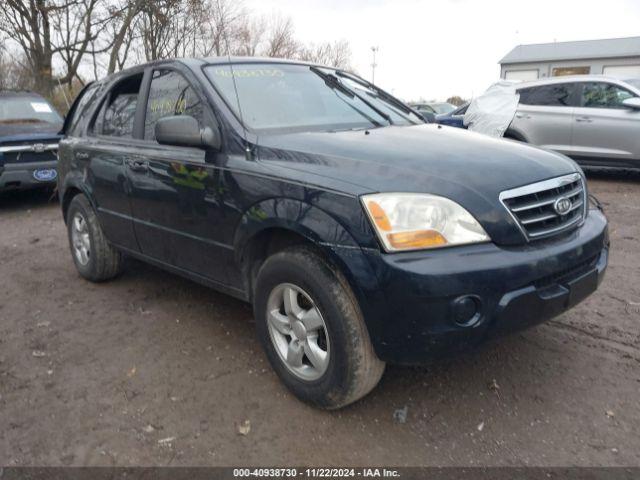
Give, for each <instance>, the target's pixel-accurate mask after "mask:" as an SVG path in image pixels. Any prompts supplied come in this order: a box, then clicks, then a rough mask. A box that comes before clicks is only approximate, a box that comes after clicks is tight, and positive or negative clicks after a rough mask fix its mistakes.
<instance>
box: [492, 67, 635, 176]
mask: <svg viewBox="0 0 640 480" xmlns="http://www.w3.org/2000/svg"><path fill="white" fill-rule="evenodd" d="M517 92H518V93H519V94H520V103H519V105H518V108H517V110H516V113H515V117H514V119H513V121H512V122H511V124H510V126H509V128H508V129H507V131H506V132H505V135H504V136H505V138H511V139H515V140H519V141H522V142H527V143H532V144H534V145H539V146H541V147H544V148H548V149H551V150H556V151H558V152H561V153H564V154H565V155H568V156H569V157H571V158H573V159H574V160H576V161H577V162H578V163H580V164H582V165H584V166H598V167H614V168H640V135H639V134H640V79H628V80H626V81H623V80H620V79H616V78H612V77H606V76H602V75H580V76H573V77H569V76H567V77H555V78H550V79H545V80H539V81H536V82H528V83H523V84H520V85H518V87H517Z"/></svg>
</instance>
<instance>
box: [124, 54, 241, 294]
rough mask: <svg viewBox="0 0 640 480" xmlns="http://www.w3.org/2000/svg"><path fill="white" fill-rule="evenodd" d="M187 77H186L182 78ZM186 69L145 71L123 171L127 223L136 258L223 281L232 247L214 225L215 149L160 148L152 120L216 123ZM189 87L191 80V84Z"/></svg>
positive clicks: (218, 206) (219, 210)
mask: <svg viewBox="0 0 640 480" xmlns="http://www.w3.org/2000/svg"><path fill="white" fill-rule="evenodd" d="M187 77H189V78H187ZM196 82H197V80H194V79H193V78H192V77H191V76H190V74H189V72H188V71H186V70H184V71H183V70H180V69H179V68H178V67H164V66H163V67H161V68H155V69H153V70H152V71H150V74H149V80H148V86H145V91H146V92H147V94H146V96H147V99H146V102H145V110H144V123H143V125H144V127H143V131H142V132H141V138H140V143H139V145H138V148H137V152H136V158H135V163H134V164H133V165H132V166H131V168H129V169H128V172H127V174H128V176H129V178H130V181H131V208H132V212H133V217H134V228H135V233H136V237H137V239H138V243H139V245H140V249H141V251H142V253H143V254H144V255H146V256H147V257H150V258H152V259H155V260H158V261H161V262H163V263H165V264H168V265H170V266H173V267H176V268H178V269H181V270H184V271H187V272H190V273H193V274H197V275H199V276H202V277H205V278H207V279H210V280H214V281H216V282H219V283H223V284H226V283H227V280H226V279H227V270H228V268H229V265H230V263H231V262H233V260H234V258H233V248H232V247H231V246H230V245H227V244H225V243H224V238H225V237H224V235H223V234H224V231H223V230H224V229H221V228H220V225H221V216H223V215H224V211H223V210H224V206H223V204H222V202H221V201H220V195H219V185H220V172H221V170H220V168H219V167H218V165H219V164H220V163H221V161H222V160H221V158H222V156H223V154H222V153H216V152H211V151H204V150H202V149H198V148H192V147H182V146H171V145H160V144H158V142H157V141H156V139H155V125H156V123H157V121H158V120H159V119H161V118H163V117H167V116H173V115H190V116H192V117H194V118H196V120H198V122H199V123H200V125H201V126H205V125H208V126H211V127H212V128H217V123H216V120H215V116H214V114H213V112H212V111H211V108H210V106H209V104H208V102H207V101H206V97H204V96H203V95H202V93H200V92H198V91H197V89H196V88H194V87H193V84H194V83H196ZM196 84H197V83H196Z"/></svg>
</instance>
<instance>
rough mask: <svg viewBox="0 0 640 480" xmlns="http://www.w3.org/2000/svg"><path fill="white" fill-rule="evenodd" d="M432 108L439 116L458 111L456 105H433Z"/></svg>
mask: <svg viewBox="0 0 640 480" xmlns="http://www.w3.org/2000/svg"><path fill="white" fill-rule="evenodd" d="M431 108H433V109H434V110H435V111H436V113H437V114H438V115H440V114H443V113H450V112H453V111H454V110H455V109H456V107H455V105H451V104H450V103H432V104H431Z"/></svg>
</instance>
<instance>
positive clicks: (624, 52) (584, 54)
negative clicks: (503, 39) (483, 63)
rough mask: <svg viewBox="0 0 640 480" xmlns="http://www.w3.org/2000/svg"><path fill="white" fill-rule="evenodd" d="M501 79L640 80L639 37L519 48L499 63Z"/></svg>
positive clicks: (520, 46)
mask: <svg viewBox="0 0 640 480" xmlns="http://www.w3.org/2000/svg"><path fill="white" fill-rule="evenodd" d="M500 70H501V71H500V78H504V79H507V80H535V79H538V78H544V77H555V76H561V75H580V74H603V75H610V76H614V77H621V78H625V77H626V78H630V77H637V78H640V37H629V38H611V39H606V40H584V41H578V42H554V43H539V44H534V45H518V46H517V47H515V48H514V49H513V50H511V51H510V52H509V53H507V55H505V57H504V58H503V59H502V60H500Z"/></svg>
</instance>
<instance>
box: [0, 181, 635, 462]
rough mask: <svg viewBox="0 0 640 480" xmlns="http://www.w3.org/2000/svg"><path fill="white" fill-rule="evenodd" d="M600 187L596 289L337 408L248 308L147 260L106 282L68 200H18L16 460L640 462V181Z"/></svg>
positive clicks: (13, 315) (5, 222) (7, 325)
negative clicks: (304, 390) (74, 232)
mask: <svg viewBox="0 0 640 480" xmlns="http://www.w3.org/2000/svg"><path fill="white" fill-rule="evenodd" d="M589 182H590V188H591V190H592V192H593V193H595V194H596V195H597V196H598V197H599V198H600V199H601V200H602V201H603V203H604V204H605V207H606V211H607V214H608V216H609V219H610V221H611V238H612V244H613V251H612V255H611V258H610V266H609V270H608V273H607V277H606V279H605V281H604V284H603V285H602V288H601V289H600V290H599V291H598V292H597V293H596V294H595V295H593V296H592V297H590V298H589V299H588V300H587V301H586V302H584V303H582V304H580V305H579V306H578V307H577V308H575V309H574V310H573V311H571V312H569V313H568V314H566V315H564V316H562V317H560V318H557V319H555V320H553V321H551V322H549V323H547V324H545V325H542V326H540V327H538V328H535V329H533V330H530V331H527V332H525V333H522V334H519V335H516V336H514V337H511V338H507V339H504V340H502V341H501V342H500V343H499V344H495V345H491V346H488V347H487V348H486V349H485V350H484V351H482V352H480V353H477V354H474V355H469V356H466V357H464V358H457V359H455V360H452V361H451V362H448V363H445V364H439V365H437V366H432V367H429V368H399V367H389V368H388V369H387V372H386V374H385V376H384V378H383V380H382V382H381V384H380V385H379V387H378V388H377V389H376V390H375V391H374V392H373V393H372V394H371V395H369V396H368V397H367V398H365V399H364V400H363V401H361V402H359V403H357V404H355V405H352V406H350V407H348V408H346V409H344V410H342V411H339V412H323V411H317V410H314V409H313V408H310V407H307V406H306V405H304V404H302V403H300V402H298V401H297V400H296V399H295V398H294V397H292V396H291V395H290V394H289V393H288V392H287V391H286V390H285V389H284V388H283V387H282V386H281V384H280V382H279V381H278V379H277V378H276V376H275V374H274V373H273V372H272V371H271V370H270V368H269V367H268V365H267V361H266V359H265V357H264V355H263V354H262V352H261V350H260V348H259V345H258V342H257V340H256V337H255V335H254V325H253V323H252V322H253V320H252V313H251V309H250V308H249V307H248V306H247V305H244V304H243V303H241V302H239V301H236V300H234V299H232V298H230V297H227V296H225V295H222V294H218V293H216V292H213V291H210V290H207V289H206V288H204V287H201V286H199V285H196V284H193V283H190V282H189V281H186V280H183V279H181V278H179V277H176V276H173V275H170V274H167V273H164V272H162V271H160V270H157V269H155V268H152V267H149V266H146V265H143V264H141V263H138V262H134V261H130V262H129V263H128V266H127V269H126V272H125V274H124V275H123V276H122V277H121V278H119V279H117V280H116V281H113V282H110V283H107V284H103V285H93V284H90V283H88V282H86V281H84V280H82V279H81V278H80V277H79V276H78V274H77V273H76V271H75V269H74V267H73V264H72V262H71V258H70V254H69V251H68V247H67V240H66V234H65V228H64V225H63V223H62V220H61V217H60V211H59V208H58V205H57V203H56V202H54V201H51V202H50V201H48V197H47V196H46V195H42V194H34V193H21V194H12V195H5V196H3V197H1V198H0V465H123V466H128V465H234V464H252V465H286V464H294V465H301V464H307V465H309V464H312V465H328V464H332V465H345V464H350V465H353V464H356V465H370V464H376V465H469V466H471V465H516V466H522V465H545V466H552V465H636V466H637V465H640V401H639V398H640V327H639V321H640V255H638V253H639V251H640V221H639V220H640V176H635V177H632V178H630V179H629V178H628V177H624V176H620V175H617V176H616V175H603V174H600V175H597V176H596V175H591V176H590V181H589ZM404 407H407V419H406V423H398V422H396V421H394V418H393V417H394V411H395V410H397V409H401V408H404ZM245 420H249V421H250V432H249V433H248V435H246V436H242V435H239V434H238V425H239V424H240V423H242V422H244V421H245Z"/></svg>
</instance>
